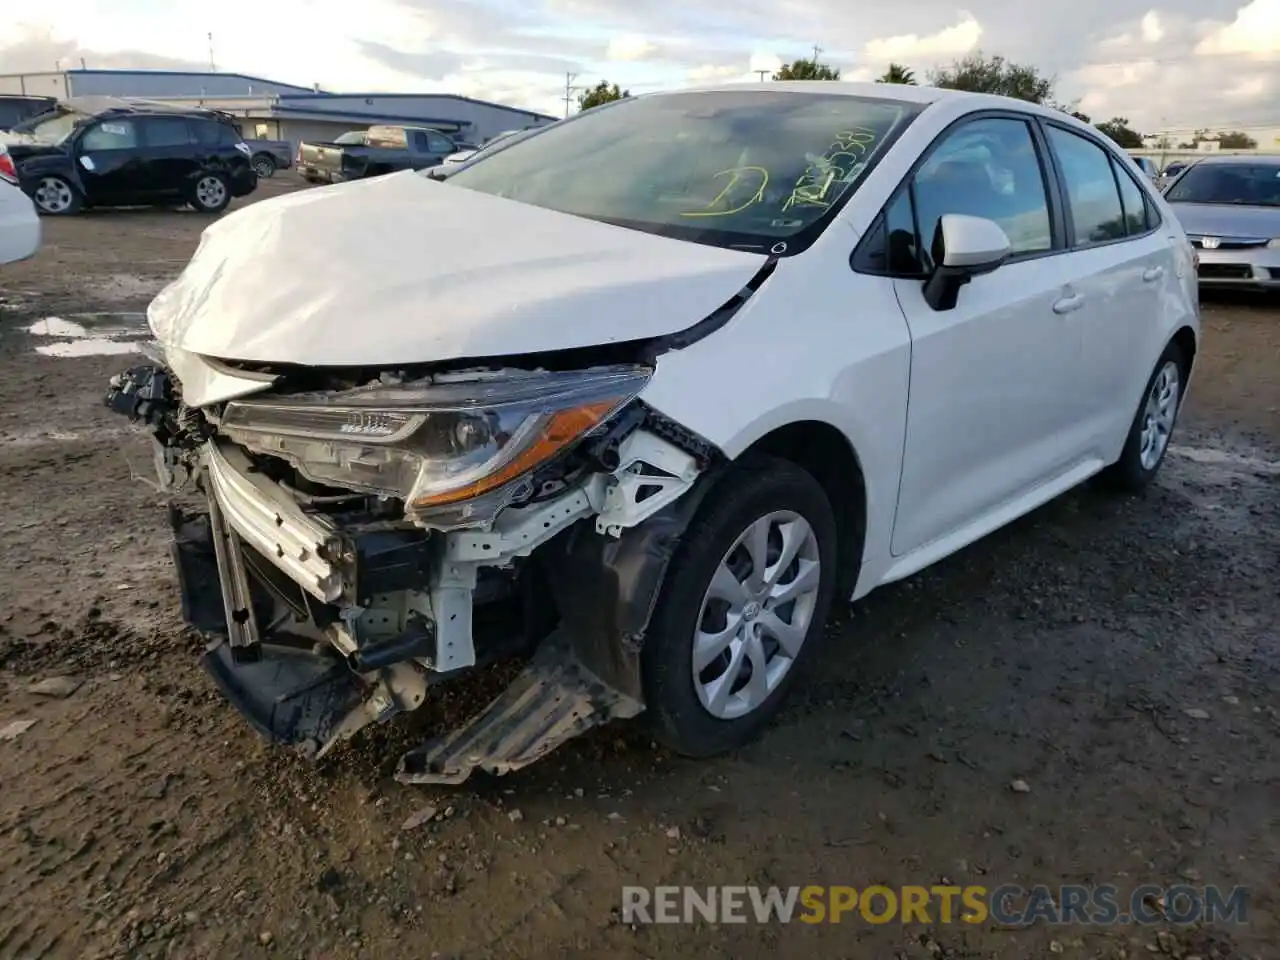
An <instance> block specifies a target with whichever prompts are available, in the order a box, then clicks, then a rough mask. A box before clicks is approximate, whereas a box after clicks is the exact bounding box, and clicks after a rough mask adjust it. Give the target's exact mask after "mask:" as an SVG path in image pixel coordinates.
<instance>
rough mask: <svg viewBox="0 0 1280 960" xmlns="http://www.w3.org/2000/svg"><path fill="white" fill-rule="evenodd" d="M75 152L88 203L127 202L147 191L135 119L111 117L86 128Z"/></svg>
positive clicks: (76, 145)
mask: <svg viewBox="0 0 1280 960" xmlns="http://www.w3.org/2000/svg"><path fill="white" fill-rule="evenodd" d="M74 153H75V162H76V166H78V167H79V168H80V182H81V183H82V184H84V194H85V199H86V200H88V202H89V203H91V204H106V205H110V204H118V203H128V202H131V201H132V200H133V199H134V198H136V197H137V195H138V194H139V192H141V191H143V190H144V189H145V185H146V164H145V163H144V161H143V159H142V148H141V145H140V143H139V133H138V128H137V124H136V123H135V121H134V120H133V119H132V118H130V117H112V118H109V119H103V120H99V121H97V122H96V123H93V124H91V125H90V126H88V127H86V128H85V130H84V131H83V132H82V133H81V134H80V135H79V138H78V139H77V140H76V144H75V147H74Z"/></svg>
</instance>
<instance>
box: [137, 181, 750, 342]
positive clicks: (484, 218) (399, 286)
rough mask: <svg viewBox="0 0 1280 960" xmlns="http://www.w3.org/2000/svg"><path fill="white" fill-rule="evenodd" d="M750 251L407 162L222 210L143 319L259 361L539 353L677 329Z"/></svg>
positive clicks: (723, 291)
mask: <svg viewBox="0 0 1280 960" xmlns="http://www.w3.org/2000/svg"><path fill="white" fill-rule="evenodd" d="M764 260H765V258H764V256H763V255H760V254H755V253H746V252H742V251H736V250H724V249H719V248H716V247H709V246H705V245H701V244H694V243H688V242H685V241H681V240H672V239H670V238H667V237H659V236H655V235H653V234H647V233H641V232H638V231H635V230H628V229H625V228H622V227H615V226H612V225H609V224H604V223H597V222H595V221H591V220H585V219H582V218H580V217H574V216H570V215H568V214H563V213H557V212H554V211H551V210H544V209H541V208H538V207H532V206H528V205H526V204H522V203H517V202H515V201H512V200H505V199H502V198H499V197H494V196H489V195H487V194H481V193H476V192H474V191H471V190H466V189H463V188H460V187H454V186H451V185H449V184H448V183H441V182H436V181H433V180H430V179H428V178H426V177H424V176H421V175H418V174H415V173H413V172H408V171H406V172H404V173H398V174H391V175H389V176H384V177H375V178H371V179H368V180H360V181H356V182H354V183H348V184H342V185H339V186H335V187H320V188H315V189H310V190H305V191H300V192H298V193H294V194H291V195H289V196H284V197H279V198H276V199H273V200H266V201H262V202H259V203H255V204H252V205H250V206H247V207H244V208H242V209H240V210H238V211H236V212H235V213H233V214H230V215H228V216H226V217H224V218H223V219H221V220H219V221H218V222H216V223H214V224H212V225H211V226H209V227H208V228H207V229H206V230H205V232H204V235H203V237H202V238H201V241H200V246H199V248H198V249H197V251H196V254H195V256H194V257H193V258H192V260H191V262H190V264H189V265H188V266H187V268H186V269H185V270H184V271H183V273H182V275H181V276H180V277H179V278H178V279H177V280H175V281H174V282H173V283H172V284H170V285H169V286H168V287H166V288H165V289H164V290H163V291H161V293H160V294H159V295H158V296H157V297H156V299H155V300H154V301H153V302H152V304H151V307H150V309H149V310H148V319H149V321H150V323H151V328H152V331H153V332H154V333H155V335H156V338H157V339H158V340H159V341H160V342H161V343H163V344H165V345H168V346H172V347H178V348H181V349H183V350H189V351H192V352H195V353H198V354H203V355H205V356H210V357H218V358H222V359H234V360H248V361H258V362H263V363H295V364H306V365H334V366H346V365H361V366H380V365H392V364H398V363H416V362H427V361H437V360H450V359H460V358H469V357H487V356H500V355H512V354H521V353H536V352H542V351H547V350H560V349H567V348H572V347H585V346H595V345H601V344H607V343H613V342H618V341H625V340H636V339H642V338H646V337H654V336H661V335H664V334H669V333H674V332H677V331H680V330H683V329H685V328H687V327H690V326H692V325H693V324H695V323H697V322H698V321H699V320H701V319H703V318H704V317H705V316H707V314H709V313H711V312H712V311H714V310H715V309H716V308H717V307H719V306H720V305H721V304H723V303H724V302H725V301H726V300H728V299H729V298H730V297H732V296H733V295H734V294H735V293H737V292H738V290H740V289H741V288H742V287H743V286H744V285H745V284H746V283H747V281H748V280H750V279H751V277H752V276H753V275H754V274H755V273H756V271H757V270H759V268H760V266H761V265H762V264H763V263H764Z"/></svg>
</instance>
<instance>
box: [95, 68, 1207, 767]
mask: <svg viewBox="0 0 1280 960" xmlns="http://www.w3.org/2000/svg"><path fill="white" fill-rule="evenodd" d="M424 223H429V224H431V225H432V229H429V230H426V229H423V224H424ZM263 263H269V264H271V269H270V270H269V271H264V270H263V269H262V264H263ZM1196 294H1197V288H1196V273H1195V267H1194V263H1193V258H1192V250H1191V247H1190V246H1189V244H1188V243H1187V240H1186V237H1185V236H1184V235H1183V232H1182V229H1181V228H1180V227H1179V226H1178V222H1177V220H1176V219H1175V218H1174V216H1173V214H1172V212H1171V211H1170V208H1169V207H1168V205H1167V204H1166V203H1165V202H1164V201H1163V200H1162V199H1161V198H1160V197H1159V195H1158V194H1157V193H1156V192H1155V191H1154V190H1153V188H1152V185H1151V183H1150V181H1149V180H1148V179H1147V178H1146V177H1145V176H1143V174H1142V172H1141V171H1140V170H1139V169H1138V168H1137V167H1136V166H1135V165H1134V163H1133V162H1132V160H1130V159H1129V158H1128V157H1127V156H1126V155H1125V154H1124V153H1123V152H1120V151H1118V149H1117V148H1115V147H1114V145H1112V144H1111V143H1110V142H1109V141H1108V140H1107V139H1106V138H1104V137H1103V136H1101V135H1100V134H1098V133H1097V132H1096V131H1095V130H1093V128H1091V127H1089V126H1087V125H1085V124H1083V123H1080V122H1077V121H1076V120H1074V119H1073V118H1071V117H1069V116H1067V115H1065V114H1064V113H1062V112H1060V111H1057V110H1052V109H1044V108H1040V107H1037V106H1032V105H1029V104H1027V103H1023V102H1021V101H1016V100H1007V99H1003V98H998V97H991V96H983V95H977V94H968V93H961V92H954V91H940V90H934V89H928V88H914V87H905V86H903V87H885V86H882V85H875V84H852V83H831V82H821V83H769V84H762V85H760V86H743V85H731V86H723V87H711V88H705V89H698V90H692V91H680V92H673V93H662V94H650V95H645V96H639V97H632V98H628V99H626V100H624V101H621V102H619V103H615V104H612V105H609V106H605V107H600V108H598V109H596V110H590V111H587V112H585V113H582V114H580V115H578V116H576V117H574V118H572V119H570V120H567V121H562V122H560V123H558V124H555V125H554V126H552V127H549V128H547V129H545V130H544V131H542V132H541V133H540V134H539V135H538V136H536V137H530V138H528V139H526V140H524V141H522V142H520V143H516V144H512V145H510V146H509V147H507V148H506V149H503V150H501V151H499V152H497V153H495V154H493V155H492V156H490V157H488V158H486V159H485V160H483V161H481V162H478V163H475V164H471V165H469V166H466V167H464V168H463V169H461V170H460V171H458V172H457V173H456V174H454V175H453V176H452V178H450V179H449V180H446V181H445V182H443V183H441V182H435V181H433V180H432V179H431V178H430V177H428V176H422V175H419V174H415V173H411V172H409V173H402V174H393V175H391V176H387V177H381V178H378V179H376V180H367V181H361V182H356V183H352V184H347V185H344V186H341V187H339V188H337V189H334V190H329V191H324V192H323V193H319V194H317V193H298V194H293V195H291V196H283V197H280V198H278V199H274V200H269V201H265V202H262V203H257V204H253V205H252V206H249V207H245V208H242V209H240V210H239V211H237V212H233V213H232V214H230V215H229V216H227V217H224V218H223V219H222V220H220V221H219V222H217V223H215V224H213V225H211V226H210V227H209V228H208V229H207V230H206V231H205V234H204V237H203V240H202V242H201V244H200V247H199V250H198V251H197V253H196V255H195V257H194V258H193V259H192V261H191V263H190V264H189V265H188V266H187V268H186V269H185V271H184V272H183V273H182V275H181V276H180V277H179V278H178V279H177V280H176V281H175V282H174V283H173V284H172V285H171V286H169V287H168V288H167V289H166V290H164V291H163V292H162V293H161V294H160V295H159V296H158V297H157V298H156V300H155V301H154V302H153V303H152V305H151V307H150V310H149V318H150V324H151V328H152V330H153V332H154V334H155V337H156V339H157V342H158V352H159V354H160V355H161V356H160V357H159V359H160V360H161V361H162V362H160V363H158V364H157V365H152V366H145V367H139V368H135V369H133V370H130V371H128V372H126V373H125V374H122V375H120V376H119V377H118V378H117V379H116V380H115V381H113V385H112V387H111V389H110V392H109V394H108V401H109V403H110V404H111V405H112V406H114V407H115V408H116V409H117V410H119V411H121V412H123V413H125V414H127V415H130V416H133V417H135V418H137V419H142V420H144V421H145V422H147V423H149V424H151V425H152V428H153V430H154V431H155V434H156V437H157V442H159V443H161V449H160V451H159V452H160V454H161V455H162V463H163V464H164V465H165V466H164V469H163V470H162V473H163V474H164V475H165V476H164V478H165V479H167V480H172V479H173V477H174V476H177V477H178V478H181V477H182V476H183V475H185V474H186V473H188V472H190V473H192V474H194V475H195V476H197V477H198V478H199V483H200V486H201V488H202V489H203V490H204V492H205V494H206V496H207V508H205V509H202V510H199V511H196V512H190V511H184V510H182V509H178V508H175V509H174V510H173V513H172V518H173V527H174V531H175V540H176V549H175V556H176V558H177V563H178V567H179V573H180V582H181V583H182V585H183V609H184V611H185V613H186V615H187V617H188V619H189V620H190V621H191V622H192V623H193V624H195V625H196V626H197V627H198V628H199V629H201V630H204V631H206V632H207V633H209V634H211V635H213V636H215V637H218V638H220V643H218V644H217V645H215V646H213V647H212V648H211V650H210V652H209V653H207V654H206V655H205V660H204V662H205V665H206V667H207V668H208V670H209V671H210V672H211V673H212V674H213V676H214V677H215V678H216V680H217V682H218V683H219V684H220V685H221V687H222V689H223V690H224V692H225V693H226V694H227V696H228V697H229V698H230V699H231V700H232V702H233V703H235V704H236V705H237V706H238V707H239V708H240V709H241V710H242V711H243V712H244V713H245V714H247V715H248V717H249V718H250V720H251V721H252V722H253V723H254V725H255V726H256V727H257V728H258V729H259V730H260V731H262V732H264V733H265V734H267V735H268V736H270V737H272V738H273V739H275V740H277V741H280V742H282V743H288V744H294V745H300V746H303V747H305V748H306V749H308V750H310V751H313V752H315V753H317V754H318V753H323V752H324V751H326V750H328V749H329V748H330V747H331V746H332V745H333V744H334V743H337V742H339V741H341V740H343V739H345V738H346V737H348V736H350V735H351V734H352V733H354V732H355V731H356V730H358V729H360V728H361V727H362V726H364V725H366V724H368V723H371V722H373V721H379V720H384V719H386V718H388V717H391V716H393V715H395V714H397V713H399V712H402V711H407V710H413V709H415V708H417V707H419V706H420V705H421V704H422V703H424V702H425V701H426V700H427V699H429V698H430V697H432V696H433V693H434V684H436V683H437V682H438V681H441V680H444V679H447V678H449V677H452V676H455V675H456V674H458V673H459V672H462V671H466V670H468V669H470V668H472V667H474V666H476V665H478V664H480V663H483V662H485V661H486V660H489V659H492V658H494V657H497V656H501V655H505V654H508V653H510V652H511V651H512V650H520V651H528V650H530V649H531V650H532V651H533V652H532V656H531V657H530V659H529V661H528V664H527V665H526V667H525V668H524V672H523V673H521V674H520V675H519V676H518V677H517V678H516V679H515V681H514V682H513V683H512V686H511V687H510V688H509V689H508V690H507V691H506V692H505V693H503V694H502V695H501V696H499V697H498V698H497V699H496V700H495V701H494V703H493V704H491V705H490V707H489V708H488V709H487V710H485V711H483V712H482V713H480V714H479V715H477V716H476V717H475V718H473V719H472V721H471V722H469V723H468V724H467V725H466V726H464V727H463V728H461V729H460V730H457V731H452V732H448V731H442V735H441V736H440V737H438V738H437V739H435V740H433V741H432V742H430V743H428V744H426V745H424V746H423V747H421V748H419V749H416V750H414V751H412V752H410V753H409V754H407V755H406V756H405V757H404V758H403V759H402V763H401V767H400V771H399V776H400V777H401V779H403V780H406V781H412V782H428V781H431V782H457V781H458V780H461V779H463V778H465V777H466V776H467V775H468V773H469V772H470V771H471V770H472V769H473V768H482V769H485V770H489V771H493V772H498V773H503V772H506V771H508V770H512V769H515V768H518V767H521V766H523V765H524V764H527V763H529V762H531V761H533V760H534V759H536V758H538V757H540V756H543V755H545V754H546V752H547V751H549V750H551V749H553V748H554V747H556V746H557V745H558V744H560V743H562V742H564V741H565V740H567V739H568V738H570V737H572V736H574V735H575V734H577V733H579V732H581V731H582V730H584V729H586V728H589V727H591V726H594V725H596V724H598V723H601V722H603V721H604V720H608V719H610V718H614V717H630V716H634V715H636V714H640V713H642V712H643V713H645V714H646V715H647V716H648V718H649V719H650V721H651V723H652V726H653V729H654V730H655V731H656V734H657V736H659V737H660V738H661V740H662V741H663V742H664V743H667V744H669V745H670V746H671V747H673V748H674V749H675V750H677V751H679V752H681V753H683V754H686V755H691V756H706V755H710V754H715V753H718V752H720V751H724V750H728V749H731V748H734V747H736V746H738V745H740V744H742V743H744V742H745V741H746V740H747V739H748V738H750V737H752V736H753V735H754V734H755V733H756V732H757V731H759V730H760V728H761V726H762V725H763V724H764V723H765V722H766V720H767V719H768V718H769V717H771V716H772V715H773V714H775V713H776V712H777V710H778V708H779V706H780V705H781V703H782V701H783V698H784V696H785V695H786V692H787V689H788V686H789V685H790V684H791V682H792V680H793V679H794V677H795V676H796V671H795V665H796V664H797V663H798V662H799V661H800V660H801V659H802V658H805V657H809V656H820V652H819V651H818V650H817V649H816V648H817V647H818V646H820V644H819V643H818V640H819V639H820V636H821V634H822V631H823V623H824V621H825V619H826V617H827V614H828V612H829V611H830V610H831V607H832V604H833V603H836V602H840V603H843V602H845V601H847V600H849V599H851V598H858V597H861V596H863V595H865V594H867V593H868V592H869V591H871V590H874V589H875V588H876V587H879V586H881V585H883V584H886V583H891V582H893V581H896V580H901V579H902V578H904V577H908V576H910V575H911V574H913V573H915V572H916V571H918V570H921V569H922V568H924V567H927V566H929V565H930V564H932V563H934V562H936V561H938V560H940V559H942V558H943V557H946V556H947V555H949V554H951V553H953V552H955V551H956V550H959V549H960V548H962V547H964V546H965V545H966V544H969V543H972V542H973V541H975V540H977V539H978V538H980V537H982V536H984V535H986V534H988V533H990V532H991V531H993V530H995V529H997V528H998V527H1001V526H1003V525H1004V524H1007V523H1009V522H1010V521H1011V520H1013V519H1015V518H1016V517H1018V516H1020V515H1022V514H1025V513H1026V512H1027V511H1029V510H1032V509H1034V508H1035V507H1037V506H1039V505H1040V504H1043V503H1045V502H1046V501H1048V500H1050V499H1052V498H1053V497H1056V496H1057V495H1059V494H1061V493H1063V492H1064V491H1066V490H1069V489H1070V488H1072V487H1074V486H1076V485H1077V484H1079V483H1081V482H1082V481H1084V480H1085V479H1087V478H1089V477H1092V476H1093V475H1095V474H1103V475H1105V477H1106V478H1107V479H1108V480H1109V481H1110V482H1112V483H1114V484H1116V485H1117V486H1119V487H1121V488H1124V489H1128V490H1136V489H1140V488H1142V487H1143V486H1145V485H1146V484H1148V483H1150V482H1151V480H1152V478H1153V477H1154V476H1155V475H1156V472H1157V471H1158V470H1159V469H1160V465H1161V461H1162V459H1163V457H1164V455H1165V452H1166V450H1167V449H1168V444H1169V438H1170V435H1171V433H1172V431H1173V429H1174V423H1175V421H1176V418H1177V415H1178V411H1179V407H1180V405H1181V403H1182V399H1183V396H1184V394H1185V391H1186V387H1187V383H1188V380H1189V378H1190V376H1191V372H1192V368H1193V364H1194V360H1195V356H1196V352H1197V349H1198V345H1199V339H1200V320H1199V314H1198V306H1197V296H1196ZM219 584H220V586H219ZM869 640H870V641H871V642H874V638H869Z"/></svg>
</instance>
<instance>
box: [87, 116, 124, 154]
mask: <svg viewBox="0 0 1280 960" xmlns="http://www.w3.org/2000/svg"><path fill="white" fill-rule="evenodd" d="M137 146H138V130H137V128H136V127H135V126H134V124H133V121H132V120H103V121H102V122H101V123H96V124H94V125H93V126H92V127H90V128H89V129H88V130H86V131H85V134H84V136H83V137H82V138H81V140H80V149H81V150H83V151H86V152H88V151H90V150H133V149H135V148H136V147H137Z"/></svg>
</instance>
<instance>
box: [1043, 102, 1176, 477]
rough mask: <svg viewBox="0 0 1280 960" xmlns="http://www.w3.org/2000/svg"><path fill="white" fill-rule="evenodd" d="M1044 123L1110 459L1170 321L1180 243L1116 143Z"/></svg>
mask: <svg viewBox="0 0 1280 960" xmlns="http://www.w3.org/2000/svg"><path fill="white" fill-rule="evenodd" d="M1045 129H1046V134H1047V139H1048V141H1049V144H1050V148H1051V151H1052V154H1053V158H1054V164H1055V167H1056V169H1057V174H1058V177H1059V181H1060V183H1061V189H1062V194H1063V197H1064V198H1065V200H1066V204H1065V206H1066V211H1065V213H1066V221H1067V234H1068V238H1069V243H1070V244H1071V247H1072V249H1073V251H1075V253H1074V254H1073V256H1072V257H1071V260H1072V262H1073V263H1075V264H1076V265H1077V268H1078V276H1077V277H1076V278H1075V279H1074V280H1073V284H1074V286H1075V288H1076V290H1077V292H1078V294H1079V296H1080V307H1079V309H1078V310H1077V311H1076V312H1075V314H1074V315H1073V316H1072V317H1070V318H1069V322H1071V323H1073V324H1075V325H1076V326H1078V328H1079V331H1080V336H1081V338H1082V351H1083V353H1082V356H1083V360H1084V362H1083V366H1082V368H1081V371H1080V377H1081V379H1080V383H1079V384H1078V386H1077V389H1078V390H1079V396H1080V397H1081V398H1082V400H1083V401H1084V402H1085V404H1086V408H1085V416H1086V418H1087V419H1086V424H1087V429H1088V437H1089V443H1090V449H1091V450H1092V452H1093V453H1094V454H1095V455H1097V456H1099V457H1101V458H1103V459H1109V458H1110V457H1111V456H1112V455H1113V454H1114V453H1115V452H1116V451H1115V449H1114V448H1115V446H1116V443H1117V441H1119V440H1120V439H1121V438H1123V437H1124V436H1125V435H1126V434H1127V431H1128V427H1129V423H1130V421H1131V420H1132V418H1133V413H1134V409H1135V407H1134V403H1135V397H1136V394H1135V391H1138V392H1140V391H1141V389H1142V386H1143V385H1145V380H1146V376H1147V373H1148V372H1149V371H1148V370H1147V369H1146V363H1145V362H1144V361H1143V360H1142V358H1144V357H1146V355H1147V354H1148V353H1149V352H1150V349H1151V346H1150V345H1152V344H1154V343H1155V342H1156V341H1157V340H1158V339H1159V337H1160V335H1161V330H1162V329H1163V324H1162V321H1161V316H1162V312H1161V302H1162V296H1163V295H1164V294H1165V292H1166V291H1167V290H1168V289H1169V286H1170V284H1173V285H1176V284H1177V283H1178V278H1177V275H1176V274H1177V265H1176V263H1175V259H1174V257H1175V255H1174V249H1173V245H1172V244H1171V243H1170V242H1169V240H1168V238H1167V237H1165V235H1164V234H1165V231H1164V230H1162V229H1161V222H1160V215H1159V213H1158V211H1157V210H1156V209H1155V205H1154V204H1153V203H1151V202H1150V201H1149V200H1148V199H1147V196H1146V192H1145V189H1144V187H1143V186H1141V185H1139V183H1138V180H1137V178H1136V177H1134V176H1133V174H1132V173H1130V171H1129V168H1128V165H1127V164H1125V163H1123V162H1122V161H1121V160H1120V158H1119V157H1118V156H1116V154H1115V153H1114V152H1113V151H1112V150H1110V149H1109V148H1107V147H1106V146H1105V145H1104V144H1103V143H1102V141H1101V140H1100V139H1095V138H1093V137H1091V136H1087V135H1085V134H1084V133H1082V132H1080V131H1077V130H1074V129H1068V128H1067V127H1066V126H1062V125H1059V124H1057V123H1053V122H1048V123H1046V124H1045ZM1135 378H1136V379H1135ZM1138 379H1140V380H1142V381H1143V382H1142V383H1141V384H1139V383H1137V380H1138Z"/></svg>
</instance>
